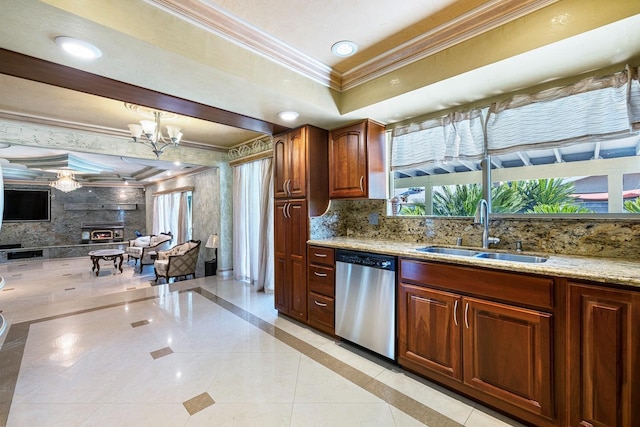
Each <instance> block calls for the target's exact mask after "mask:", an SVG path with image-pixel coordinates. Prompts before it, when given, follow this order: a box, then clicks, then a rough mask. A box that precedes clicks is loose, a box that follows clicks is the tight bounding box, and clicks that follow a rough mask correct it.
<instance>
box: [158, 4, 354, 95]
mask: <svg viewBox="0 0 640 427" xmlns="http://www.w3.org/2000/svg"><path fill="white" fill-rule="evenodd" d="M148 2H149V3H152V4H154V5H155V6H157V7H160V8H161V9H164V10H166V11H167V12H169V13H171V14H173V15H175V16H178V17H180V18H182V19H185V20H187V21H189V22H191V23H193V24H196V25H198V26H199V27H200V28H203V29H204V30H206V31H209V32H211V33H214V34H217V35H219V36H222V37H223V38H225V39H226V40H229V41H231V42H233V43H236V44H238V45H240V46H243V47H245V48H247V49H249V50H251V51H253V52H255V53H257V54H259V55H261V56H264V57H266V58H268V59H270V60H273V61H275V62H277V63H279V64H280V65H283V66H285V67H287V68H289V69H291V70H293V71H296V72H298V73H300V74H302V75H304V76H305V77H307V78H310V79H312V80H314V81H316V82H318V83H320V84H322V85H324V86H327V87H330V88H332V89H335V90H340V86H341V80H342V78H341V76H340V74H339V73H337V72H335V71H334V70H333V69H332V68H331V67H329V66H328V65H325V64H323V63H322V62H320V61H317V60H315V59H313V58H312V57H310V56H308V55H306V54H304V53H303V52H300V51H299V50H297V49H294V48H293V47H292V46H289V45H288V44H286V43H284V42H282V41H281V40H278V39H276V38H275V37H272V36H271V35H269V34H267V33H265V32H264V31H262V30H260V29H259V28H256V27H254V26H252V25H250V24H248V23H246V22H244V21H241V20H239V19H238V18H236V17H234V16H232V15H230V14H228V13H227V12H225V11H224V10H223V9H221V8H218V7H217V6H216V5H214V4H212V3H210V2H204V1H198V0H148Z"/></svg>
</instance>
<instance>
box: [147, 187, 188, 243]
mask: <svg viewBox="0 0 640 427" xmlns="http://www.w3.org/2000/svg"><path fill="white" fill-rule="evenodd" d="M188 197H189V194H188V192H186V191H183V192H175V193H168V194H160V195H157V196H155V197H154V198H153V234H156V235H157V234H160V233H167V232H169V231H170V232H171V233H172V234H173V243H176V244H178V243H184V242H186V241H188V240H191V212H190V206H189V203H188Z"/></svg>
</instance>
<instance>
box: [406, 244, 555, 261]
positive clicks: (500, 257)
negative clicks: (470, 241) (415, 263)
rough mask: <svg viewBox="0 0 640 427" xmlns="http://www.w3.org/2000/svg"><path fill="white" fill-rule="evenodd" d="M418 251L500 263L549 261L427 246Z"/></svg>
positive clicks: (525, 256)
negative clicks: (484, 259) (491, 260)
mask: <svg viewBox="0 0 640 427" xmlns="http://www.w3.org/2000/svg"><path fill="white" fill-rule="evenodd" d="M416 250H417V251H419V252H426V253H430V254H442V255H456V256H468V257H474V258H486V259H496V260H500V261H512V262H526V263H533V264H539V263H541V262H545V261H546V260H547V258H543V257H539V256H534V255H521V254H507V253H500V252H481V251H474V250H473V249H458V248H446V247H440V246H427V247H424V248H418V249H416Z"/></svg>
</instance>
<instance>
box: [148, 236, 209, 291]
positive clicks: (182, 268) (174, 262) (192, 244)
mask: <svg viewBox="0 0 640 427" xmlns="http://www.w3.org/2000/svg"><path fill="white" fill-rule="evenodd" d="M199 252H200V240H189V241H188V242H185V243H181V244H179V245H176V246H174V247H173V248H171V249H169V250H167V251H160V252H158V257H157V259H156V260H155V262H154V263H153V268H154V269H155V273H156V283H157V282H158V279H159V278H160V277H164V278H165V280H166V282H167V283H169V279H170V278H172V277H174V278H176V277H185V278H186V277H187V276H192V278H194V279H195V277H196V263H197V262H198V253H199Z"/></svg>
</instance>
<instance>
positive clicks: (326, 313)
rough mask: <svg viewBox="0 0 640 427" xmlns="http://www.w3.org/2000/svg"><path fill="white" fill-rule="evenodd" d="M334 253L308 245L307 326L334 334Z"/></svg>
mask: <svg viewBox="0 0 640 427" xmlns="http://www.w3.org/2000/svg"><path fill="white" fill-rule="evenodd" d="M334 255H335V253H334V250H333V249H331V248H322V247H318V246H309V252H308V256H307V258H308V260H309V266H308V271H307V277H308V280H309V286H308V288H309V294H308V300H307V307H308V319H307V322H308V324H309V326H311V327H314V328H316V329H318V330H319V331H322V332H325V333H327V334H330V335H334V334H335V257H334Z"/></svg>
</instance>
